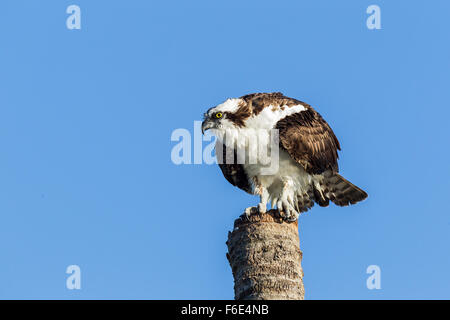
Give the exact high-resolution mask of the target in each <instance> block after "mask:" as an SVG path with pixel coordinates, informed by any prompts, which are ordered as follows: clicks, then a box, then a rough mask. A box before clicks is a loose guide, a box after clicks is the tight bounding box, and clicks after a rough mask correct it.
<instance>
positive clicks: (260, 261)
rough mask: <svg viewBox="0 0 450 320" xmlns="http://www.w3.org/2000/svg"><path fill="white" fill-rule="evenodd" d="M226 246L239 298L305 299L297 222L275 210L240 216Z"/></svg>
mask: <svg viewBox="0 0 450 320" xmlns="http://www.w3.org/2000/svg"><path fill="white" fill-rule="evenodd" d="M227 246H228V254H227V258H228V262H229V263H230V266H231V269H232V272H233V277H234V295H235V299H236V300H303V298H304V295H305V290H304V287H303V270H302V266H301V261H302V252H301V251H300V241H299V237H298V224H297V222H293V223H287V222H283V221H282V220H281V219H280V218H279V217H278V212H277V211H276V210H270V211H268V212H267V213H265V214H262V215H260V214H254V215H251V216H250V219H249V220H247V218H245V217H242V216H241V217H240V218H238V219H236V220H235V222H234V230H233V232H229V233H228V241H227Z"/></svg>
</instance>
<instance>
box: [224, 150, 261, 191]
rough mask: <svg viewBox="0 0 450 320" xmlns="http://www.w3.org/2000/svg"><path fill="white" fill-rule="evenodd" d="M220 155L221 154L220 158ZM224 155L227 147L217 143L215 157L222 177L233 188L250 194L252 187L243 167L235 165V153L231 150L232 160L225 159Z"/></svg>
mask: <svg viewBox="0 0 450 320" xmlns="http://www.w3.org/2000/svg"><path fill="white" fill-rule="evenodd" d="M220 154H222V156H221V155H220ZM226 154H227V147H226V146H225V145H224V144H223V143H221V142H219V141H218V142H217V143H216V155H217V160H218V163H219V167H220V170H222V173H223V176H224V177H225V179H227V181H228V182H229V183H231V184H232V185H233V186H235V187H238V188H240V189H242V190H244V191H245V192H248V193H250V194H252V187H251V185H250V182H249V180H248V176H247V173H246V172H245V170H244V166H243V165H242V164H238V163H236V162H237V161H236V159H237V156H236V151H234V150H233V152H232V154H233V159H227V155H226Z"/></svg>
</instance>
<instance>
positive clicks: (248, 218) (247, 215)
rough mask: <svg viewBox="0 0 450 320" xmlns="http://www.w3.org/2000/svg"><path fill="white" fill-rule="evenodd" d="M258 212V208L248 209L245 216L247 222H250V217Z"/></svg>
mask: <svg viewBox="0 0 450 320" xmlns="http://www.w3.org/2000/svg"><path fill="white" fill-rule="evenodd" d="M257 211H258V208H256V207H248V208H246V209H245V211H244V214H245V217H246V218H247V220H250V216H251V215H252V214H254V213H256V212H257Z"/></svg>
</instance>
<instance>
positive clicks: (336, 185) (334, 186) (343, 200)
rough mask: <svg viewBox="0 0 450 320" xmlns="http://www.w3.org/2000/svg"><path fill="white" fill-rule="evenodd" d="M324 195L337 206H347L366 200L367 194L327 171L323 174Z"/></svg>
mask: <svg viewBox="0 0 450 320" xmlns="http://www.w3.org/2000/svg"><path fill="white" fill-rule="evenodd" d="M323 187H324V189H325V192H324V194H325V195H326V197H327V198H328V199H330V200H331V201H332V202H333V203H334V204H336V205H338V206H348V205H349V204H355V203H357V202H360V201H362V200H364V199H366V198H367V193H366V192H365V191H364V190H362V189H361V188H358V187H357V186H355V185H354V184H353V183H351V182H350V181H348V180H347V179H345V178H344V177H343V176H341V175H340V174H338V173H335V172H331V171H328V172H327V173H325V174H324V180H323Z"/></svg>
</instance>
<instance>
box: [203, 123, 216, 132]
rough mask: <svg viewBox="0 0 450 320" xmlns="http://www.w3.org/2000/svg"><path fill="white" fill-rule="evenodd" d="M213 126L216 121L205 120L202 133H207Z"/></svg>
mask: <svg viewBox="0 0 450 320" xmlns="http://www.w3.org/2000/svg"><path fill="white" fill-rule="evenodd" d="M211 128H214V122H212V121H209V120H205V121H203V122H202V134H205V131H206V130H208V129H211Z"/></svg>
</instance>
